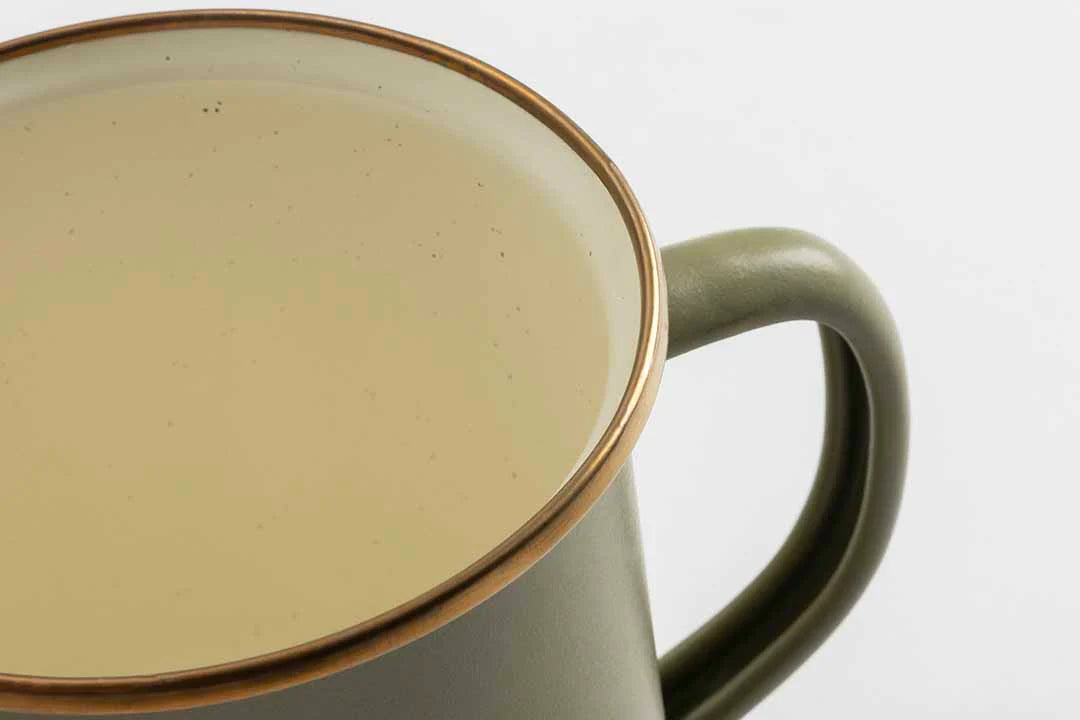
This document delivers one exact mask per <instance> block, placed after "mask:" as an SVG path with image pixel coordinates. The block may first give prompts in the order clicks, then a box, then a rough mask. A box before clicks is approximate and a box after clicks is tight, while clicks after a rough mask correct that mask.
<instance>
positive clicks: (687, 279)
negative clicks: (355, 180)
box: [660, 228, 908, 720]
mask: <svg viewBox="0 0 1080 720" xmlns="http://www.w3.org/2000/svg"><path fill="white" fill-rule="evenodd" d="M662 254H663V265H664V270H665V273H666V275H667V282H668V298H669V322H670V332H669V344H668V357H669V358H672V357H675V356H677V355H681V354H682V353H684V352H687V351H689V350H693V349H694V348H697V347H700V346H702V345H705V344H707V343H711V342H713V341H716V340H720V339H723V338H726V337H731V336H733V335H738V334H739V333H742V332H745V331H747V330H752V329H754V328H759V327H763V326H766V325H772V324H773V323H778V322H784V321H788V320H812V321H815V322H817V323H818V324H819V325H820V333H821V345H822V350H823V352H824V355H825V398H826V406H825V408H826V410H825V440H824V444H823V448H822V452H821V460H820V463H819V466H818V471H817V478H816V480H815V481H814V485H813V488H812V489H811V491H810V495H809V498H808V500H807V502H806V507H805V508H804V509H803V511H802V514H801V515H800V516H799V519H798V521H797V522H796V523H795V527H794V529H793V530H792V532H791V534H790V536H789V537H788V539H787V541H786V542H785V543H784V545H783V546H782V547H781V548H780V550H779V551H778V552H777V553H776V555H775V557H773V559H772V560H771V561H770V562H769V564H768V565H767V566H766V568H765V569H764V570H763V571H762V572H761V573H760V574H759V575H758V576H757V577H756V578H755V579H754V581H753V582H752V583H751V584H750V585H749V586H748V587H747V588H746V589H745V590H743V591H742V592H741V593H740V594H739V596H738V597H736V598H735V600H734V601H732V603H731V604H730V605H728V606H727V607H726V608H724V609H723V610H722V611H721V612H720V613H719V614H718V615H716V616H715V617H713V618H712V619H711V620H709V621H708V622H707V623H706V624H705V625H704V626H703V627H701V628H700V629H699V630H697V631H696V632H695V633H694V634H693V635H691V636H690V637H689V638H687V639H686V640H684V641H683V642H682V643H680V644H679V645H678V646H677V647H675V648H674V649H673V650H671V651H670V652H669V653H667V654H666V655H665V656H664V657H663V658H662V659H661V660H660V675H661V686H662V689H663V697H664V707H665V711H666V714H667V717H668V719H669V720H691V719H692V720H704V719H706V718H730V717H738V716H741V715H743V714H744V713H746V712H747V711H748V710H750V708H752V707H753V706H754V705H755V704H757V703H758V702H759V701H760V700H761V699H762V698H763V697H764V696H765V695H767V694H768V693H769V692H770V691H771V690H772V689H773V688H775V687H776V686H777V685H779V684H780V683H781V682H782V681H783V680H784V679H785V678H787V677H788V676H789V675H790V674H791V673H792V672H794V671H795V669H796V668H797V667H798V666H799V665H800V664H801V663H802V662H803V661H804V660H806V658H807V657H808V656H809V655H810V654H811V653H812V652H813V651H814V650H815V649H817V647H818V646H819V645H820V644H821V643H822V642H823V641H824V640H825V638H826V637H827V636H828V635H829V634H830V633H831V632H832V630H833V629H834V628H835V627H836V626H837V624H838V623H839V622H840V621H841V620H842V619H843V617H844V615H846V614H847V612H848V610H850V609H851V606H852V605H854V604H855V601H856V600H857V599H858V598H859V595H861V594H862V591H863V589H864V588H865V587H866V583H867V582H868V581H869V580H870V576H871V575H873V573H874V570H875V569H876V568H877V565H878V563H879V562H880V560H881V556H882V554H883V553H884V551H885V546H886V544H887V543H888V540H889V535H890V534H891V532H892V527H893V524H894V521H895V518H896V513H897V510H898V508H899V505H900V495H901V488H902V485H903V478H904V467H905V463H906V457H907V441H908V406H907V390H906V383H905V378H904V362H903V357H902V354H901V350H900V342H899V340H898V338H897V335H896V329H895V327H894V325H893V321H892V318H891V317H890V315H889V312H888V310H887V309H886V307H885V304H884V302H883V301H882V299H881V296H880V295H879V294H878V292H877V290H876V289H875V288H874V286H873V285H872V284H871V282H870V280H869V279H868V278H867V277H866V275H865V274H863V272H862V271H861V270H859V268H858V267H856V266H855V264H854V263H853V262H852V261H851V260H850V259H848V258H847V257H846V256H845V255H844V254H842V253H841V252H840V251H839V250H837V249H836V248H834V247H832V246H831V245H829V244H827V243H825V242H824V241H823V240H821V239H819V238H817V237H815V236H813V235H810V234H808V233H804V232H800V231H796V230H788V229H782V228H755V229H747V230H736V231H734V232H728V233H721V234H717V235H710V236H706V237H702V238H698V239H695V240H690V241H687V242H684V243H682V244H679V245H674V246H669V247H666V248H664V249H663V251H662Z"/></svg>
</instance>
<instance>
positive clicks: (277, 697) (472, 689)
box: [0, 463, 663, 720]
mask: <svg viewBox="0 0 1080 720" xmlns="http://www.w3.org/2000/svg"><path fill="white" fill-rule="evenodd" d="M25 717H27V715H26V713H22V712H19V713H6V712H0V719H2V720H8V719H10V720H15V718H25ZM54 717H55V716H54ZM62 717H69V718H72V720H75V718H74V716H62ZM80 717H81V718H82V719H83V720H85V717H86V716H80ZM94 717H98V718H104V717H107V716H102V715H99V716H94ZM108 717H116V716H108ZM138 717H144V714H143V713H139V714H138ZM151 717H152V718H154V720H157V719H158V718H160V719H161V720H279V719H280V720H358V719H360V718H363V719H364V720H426V719H429V718H430V719H431V720H436V719H438V720H476V719H477V718H485V719H487V720H502V719H506V720H511V719H513V720H532V719H534V718H535V719H536V720H550V719H554V718H560V719H562V718H566V719H574V718H589V719H590V720H606V719H607V718H611V719H612V720H616V719H618V720H659V719H660V718H662V717H663V709H662V704H661V699H660V683H659V676H658V673H657V661H656V651H655V647H654V643H653V635H652V625H651V620H650V615H649V603H648V597H647V595H646V588H645V575H644V570H643V565H642V556H641V542H640V537H639V530H638V516H637V502H636V496H635V491H634V483H633V474H632V470H631V467H630V464H629V463H627V465H626V466H624V467H623V468H622V470H621V471H620V472H619V474H618V476H617V477H616V479H615V481H614V482H613V484H612V485H611V487H609V488H608V490H607V491H606V492H605V494H604V496H603V497H602V498H601V499H600V501H599V502H597V503H596V505H594V506H593V508H592V509H591V510H590V511H589V512H588V513H587V514H586V515H585V517H584V519H583V520H582V521H581V522H580V523H579V524H578V525H577V527H575V528H574V529H573V530H572V531H571V532H570V533H569V534H568V535H567V536H566V537H565V538H563V539H562V541H561V542H559V544H558V545H556V546H555V548H554V549H553V550H552V551H551V552H550V553H548V554H547V555H546V556H545V557H544V558H543V559H541V560H540V561H539V562H538V563H537V564H536V565H534V566H533V567H532V568H530V569H529V570H528V571H527V572H526V573H525V574H524V575H522V576H521V577H519V578H518V579H517V580H515V581H514V582H512V583H510V585H508V586H507V587H506V588H504V589H503V590H502V591H500V592H499V593H497V594H496V595H494V596H493V597H491V598H490V599H488V600H487V601H486V602H484V603H483V604H481V605H479V606H477V607H476V608H474V609H473V610H471V611H469V612H467V613H466V614H465V615H463V616H461V617H460V618H458V619H457V620H455V621H453V622H451V623H449V624H448V625H446V626H444V627H442V628H440V629H439V630H436V631H435V632H433V633H431V634H429V635H427V636H425V637H423V638H421V639H419V640H417V641H415V642H413V643H410V644H408V645H406V646H404V647H402V648H399V649H398V650H395V651H393V652H390V653H388V654H386V655H383V656H380V657H378V658H376V659H374V660H371V661H369V662H366V663H364V664H362V665H359V666H357V667H354V668H352V669H350V670H346V671H343V672H340V673H337V674H336V675H331V676H329V677H327V678H323V679H321V680H316V681H313V682H309V683H306V684H303V685H298V686H295V687H292V688H289V689H286V690H282V691H278V692H274V693H269V694H266V695H260V696H256V697H253V698H250V699H247V700H239V701H234V702H230V703H225V704H219V705H214V706H208V707H202V708H192V709H189V710H179V711H168V712H163V713H156V714H152V715H151Z"/></svg>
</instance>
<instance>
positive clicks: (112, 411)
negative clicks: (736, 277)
mask: <svg viewBox="0 0 1080 720" xmlns="http://www.w3.org/2000/svg"><path fill="white" fill-rule="evenodd" d="M0 165H2V167H3V173H2V176H0V434H2V435H3V436H4V437H6V438H7V439H8V440H7V441H8V442H9V443H10V447H9V448H8V449H7V451H6V453H5V455H4V457H3V458H0V496H3V497H4V502H3V503H0V540H2V541H3V542H4V543H5V545H6V547H8V548H9V552H8V553H7V559H6V568H5V575H4V576H5V581H6V583H7V585H6V587H5V590H4V592H3V593H0V638H2V641H0V672H9V673H19V674H36V675H60V676H85V675H131V674H146V673H153V672H162V671H170V670H180V669H185V668H190V667H196V666H205V665H211V664H216V663H220V662H227V661H231V660H237V659H241V658H244V657H250V656H253V655H258V654H262V653H265V652H270V651H273V650H278V649H282V648H284V647H289V646H292V645H295V644H298V643H300V642H304V641H307V640H311V639H315V638H317V637H321V636H323V635H326V634H328V633H332V632H335V631H338V630H341V629H344V628H345V627H348V626H349V625H352V624H354V623H356V622H359V621H362V620H365V619H368V618H370V617H372V616H374V615H377V614H378V613H380V612H384V611H386V610H389V609H391V608H393V607H394V606H396V605H398V604H400V603H402V602H405V601H407V600H408V599H410V598H411V597H415V596H416V595H417V594H419V593H422V592H423V591H425V590H427V589H429V588H431V587H432V586H434V585H436V584H438V583H439V582H441V581H443V580H445V579H447V578H448V577H450V576H452V575H453V574H454V573H456V572H459V571H460V570H462V569H463V568H464V567H466V566H467V565H468V564H469V563H471V562H473V561H475V560H476V559H478V558H479V557H480V556H481V555H483V554H484V553H485V552H486V551H488V550H490V549H491V548H492V547H494V546H495V545H496V544H498V542H500V541H501V540H503V539H504V538H505V537H507V536H508V535H509V534H510V533H511V532H513V530H514V529H516V528H517V527H520V525H521V524H522V523H524V522H525V521H526V520H527V519H528V518H529V517H530V516H531V515H532V514H533V513H535V512H536V511H537V510H538V509H539V508H540V506H541V505H542V504H543V502H545V501H546V500H547V499H548V498H550V497H551V495H552V494H553V493H555V492H556V491H557V490H558V489H559V487H560V486H561V485H562V483H563V482H564V481H565V479H566V478H567V477H569V475H570V474H571V473H572V471H573V470H574V469H575V468H576V466H577V464H578V463H580V461H581V460H582V459H583V458H584V457H585V455H586V454H587V453H588V452H589V450H590V449H591V448H592V446H593V445H594V444H595V442H596V441H597V440H598V438H599V436H600V435H601V433H602V432H603V430H604V428H605V427H606V426H607V424H608V422H609V421H610V418H611V417H612V415H613V413H614V410H615V408H616V406H617V405H618V402H619V400H620V398H621V396H622V393H623V391H624V389H625V387H626V385H627V382H628V379H629V376H630V370H631V365H632V363H633V360H634V353H635V347H636V344H637V339H638V337H637V336H638V331H639V324H640V313H641V298H640V290H639V280H638V272H637V266H636V262H635V256H634V250H633V247H632V245H631V241H630V239H629V237H628V234H627V231H626V228H625V226H624V224H623V221H622V219H621V217H620V214H619V212H618V210H617V208H616V206H615V204H614V202H613V201H612V199H611V198H610V196H609V195H608V193H607V191H606V190H605V188H604V187H603V185H602V184H601V183H600V181H599V180H598V179H597V178H596V176H595V175H594V174H593V173H592V171H591V170H590V169H589V168H588V167H587V166H586V165H585V164H584V163H583V162H582V160H581V159H580V158H579V157H578V156H577V155H576V154H575V153H574V152H573V151H571V150H570V149H569V148H568V147H567V146H566V145H565V144H564V143H563V142H562V141H561V140H560V139H559V138H558V137H557V136H555V135H554V134H553V133H552V132H551V131H550V130H548V129H547V128H546V127H545V126H543V125H542V124H541V123H540V122H539V121H537V120H536V119H534V118H533V117H532V116H531V115H529V114H528V113H527V112H525V111H524V110H522V109H520V108H518V107H517V106H516V105H514V104H513V103H512V102H510V101H508V100H506V99H505V98H503V97H502V96H500V95H498V94H497V93H495V92H493V91H491V90H489V89H487V88H485V87H483V86H481V85H480V84H479V83H477V82H475V81H472V80H469V79H467V78H465V77H463V76H461V75H459V74H457V73H455V72H452V71H450V70H447V69H445V68H443V67H441V66H438V65H436V64H433V63H431V62H428V61H424V60H420V59H417V58H414V57H411V56H408V55H405V54H402V53H398V52H394V51H391V50H387V49H382V48H377V47H373V46H368V45H365V44H362V43H358V42H355V41H349V40H344V39H338V38H331V37H327V36H321V35H315V34H307V33H300V32H280V31H272V30H255V29H200V30H182V31H168V32H154V33H146V34H139V35H131V36H125V37H117V38H111V39H107V40H100V41H94V42H90V43H82V44H75V45H69V46H65V47H60V48H56V49H52V50H48V51H44V52H41V53H37V54H33V55H29V56H25V57H22V58H17V59H14V60H11V61H8V62H4V63H0ZM331 308H332V311H331V310H330V309H331Z"/></svg>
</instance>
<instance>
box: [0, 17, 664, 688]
mask: <svg viewBox="0 0 1080 720" xmlns="http://www.w3.org/2000/svg"><path fill="white" fill-rule="evenodd" d="M0 59H2V57H0ZM198 79H213V80H214V81H215V82H236V81H243V82H252V83H284V84H292V85H303V86H305V87H309V88H318V89H322V90H328V91H333V92H336V93H345V94H348V95H350V96H353V97H355V98H362V99H363V102H365V103H369V104H370V105H371V106H372V107H373V108H378V109H379V110H380V111H381V112H387V113H400V114H401V115H402V116H403V117H405V116H413V117H422V118H423V120H424V122H427V123H432V124H435V125H437V126H439V127H440V128H441V129H442V130H444V131H445V132H446V133H447V134H448V135H450V136H453V137H456V138H459V139H460V141H461V143H462V144H463V145H471V146H475V147H483V148H485V149H486V150H487V151H488V152H490V153H492V154H494V155H495V156H497V157H499V158H501V159H502V160H503V161H504V162H506V163H508V164H510V165H512V166H513V167H515V168H516V169H517V170H518V171H519V172H520V173H521V174H522V175H523V176H526V177H527V178H528V181H529V183H530V186H531V187H532V188H534V189H535V191H536V192H537V193H538V197H540V198H542V201H543V202H544V203H546V205H547V206H548V208H549V211H550V212H552V213H556V214H558V215H559V216H560V217H562V218H563V219H564V221H565V222H566V223H567V224H569V225H570V226H572V227H573V228H574V229H575V230H576V242H578V243H579V244H580V250H581V252H580V253H579V254H578V258H577V261H576V262H579V263H580V264H581V265H582V266H583V269H584V272H586V273H587V275H588V277H589V278H590V281H591V283H592V285H593V287H594V288H595V291H596V298H597V299H598V302H599V303H600V305H601V306H602V309H603V313H604V317H605V322H606V350H607V352H606V358H605V359H604V361H605V362H606V365H607V377H606V379H607V381H606V385H605V389H604V391H603V393H602V397H601V398H600V402H599V410H598V411H597V412H595V413H594V417H592V418H591V425H590V427H589V429H588V432H587V437H585V438H583V442H582V443H581V450H580V453H579V454H578V456H577V457H576V458H574V459H573V461H572V462H569V463H568V464H567V466H566V467H565V471H564V472H563V474H562V475H561V476H559V477H552V478H551V479H550V489H549V491H548V492H547V495H546V496H545V497H544V498H543V501H542V502H540V503H538V504H537V505H535V506H533V507H529V508H520V509H518V510H515V511H514V512H517V513H518V515H517V516H514V517H508V518H507V520H506V522H507V523H508V527H510V528H514V529H516V528H522V527H524V526H526V525H527V523H528V522H529V521H530V519H532V518H535V517H536V516H537V514H538V513H539V512H540V511H541V509H542V506H543V502H546V501H549V500H552V499H553V498H556V496H558V495H559V493H560V492H561V491H562V490H564V488H565V486H566V482H567V480H569V479H571V478H574V477H580V476H582V475H583V473H585V472H586V470H588V471H590V472H592V471H595V468H592V469H591V470H590V469H588V468H586V465H587V464H588V462H589V459H590V458H591V457H592V458H594V457H595V456H596V451H597V447H598V445H599V444H601V443H602V440H603V438H604V437H605V435H606V434H610V432H611V428H612V426H613V425H618V424H619V423H622V422H624V421H625V418H620V417H618V416H619V412H620V408H621V409H622V410H624V411H625V409H626V405H627V402H628V400H627V398H628V394H629V393H631V391H633V392H640V387H634V385H635V382H634V381H635V379H636V378H635V369H636V368H635V366H636V364H639V363H640V362H641V355H642V345H643V343H645V342H646V341H648V342H653V341H654V339H655V338H654V337H653V336H652V335H651V334H650V337H648V338H645V337H644V336H643V329H645V328H647V327H648V322H653V321H654V318H651V317H650V318H643V315H645V314H646V311H647V308H648V306H649V302H647V301H648V300H652V299H650V298H647V297H646V294H645V292H646V291H645V289H644V288H643V276H644V273H643V269H642V264H643V259H642V257H641V252H642V248H641V246H640V244H639V243H640V240H641V238H635V237H634V236H633V234H632V232H631V228H630V227H628V220H627V217H626V208H625V207H620V204H619V203H618V202H616V200H615V199H614V198H613V196H612V193H611V191H610V190H609V188H608V187H607V186H606V185H605V183H604V182H603V181H602V179H601V177H599V176H598V174H597V171H596V169H595V168H593V167H590V165H589V164H588V163H586V162H585V160H584V159H583V158H582V156H581V155H580V154H579V152H578V151H576V150H575V149H574V148H572V147H571V146H570V145H569V144H568V143H567V142H566V140H565V139H564V138H563V137H561V136H560V135H559V134H557V133H556V132H554V131H553V130H552V129H551V128H550V127H549V126H548V125H546V124H545V123H544V122H541V120H540V119H538V118H537V117H536V116H535V115H534V114H533V113H531V112H529V111H527V110H526V109H524V108H523V107H522V105H521V104H519V102H516V101H515V100H512V99H510V98H509V97H507V96H506V95H504V94H502V93H500V92H497V91H496V90H494V89H492V88H491V87H488V86H487V85H486V84H485V83H484V82H482V80H483V78H477V77H469V76H468V74H467V73H466V72H463V71H462V70H461V69H451V68H450V67H447V66H446V65H445V63H440V62H435V61H432V60H430V59H426V58H423V57H419V56H417V55H416V54H410V53H406V52H401V51H399V50H397V49H394V48H392V47H387V46H383V45H380V44H378V43H368V42H356V41H355V40H354V39H346V38H342V37H336V36H333V35H328V34H317V33H309V32H298V31H291V32H289V31H282V30H279V29H269V28H263V27H197V28H182V29H163V30H157V31H154V32H143V33H137V34H122V35H116V36H112V37H104V38H100V39H96V40H94V41H92V42H78V43H73V44H67V45H60V46H58V47H53V48H50V49H47V50H43V51H40V52H33V53H30V54H26V55H22V56H21V57H15V58H12V59H8V60H4V61H3V62H0V116H2V115H3V114H6V113H16V112H25V111H27V110H28V109H29V110H32V109H33V108H34V107H35V106H37V105H40V104H43V103H47V102H50V101H55V100H59V99H63V98H69V97H77V96H91V95H94V94H99V93H107V92H109V91H111V90H115V89H117V88H124V87H130V86H141V85H152V84H155V83H168V82H187V81H192V80H198ZM423 203H424V198H419V199H418V201H417V205H416V209H415V211H416V212H423V209H424V205H423ZM501 242H505V243H507V244H508V246H509V247H511V248H512V249H513V251H514V252H515V253H516V254H518V255H520V256H523V257H524V260H525V262H526V263H528V259H529V255H530V253H534V254H540V253H543V251H544V247H543V245H537V244H530V243H521V242H515V238H514V237H510V236H507V237H503V238H501ZM486 262H489V263H490V268H488V269H487V272H489V273H491V274H495V273H498V272H500V266H499V261H498V259H497V257H496V256H495V255H490V256H489V257H488V259H487V260H486ZM541 265H543V263H540V262H539V260H538V261H537V266H541ZM477 271H478V272H481V273H483V272H485V271H484V269H483V268H479V269H477ZM562 290H563V288H562V286H561V284H560V278H559V277H558V276H553V277H551V278H550V293H552V295H553V297H554V296H556V295H557V294H558V293H560V292H561V291H562ZM653 310H655V308H653ZM568 352H570V353H572V352H573V348H571V349H569V350H568ZM637 371H638V372H640V368H637ZM636 399H637V398H634V400H636ZM506 541H507V535H506V534H505V533H499V534H496V535H493V536H491V537H487V538H483V539H481V541H480V544H481V545H482V546H483V548H484V550H483V552H480V553H477V554H475V555H472V556H469V557H462V558H460V561H459V562H458V564H457V565H455V566H452V567H450V566H447V567H444V568H442V569H441V570H440V572H439V573H438V574H436V575H434V576H432V577H430V578H429V579H428V581H427V583H426V585H425V586H424V587H419V588H417V592H416V593H415V596H420V595H422V594H423V593H424V592H427V591H430V590H432V589H434V588H437V587H439V586H441V585H443V584H445V583H446V582H447V581H449V580H451V579H452V578H453V577H454V576H455V574H458V573H462V572H465V571H466V570H468V569H469V567H470V566H471V565H473V564H474V563H476V562H477V561H480V560H481V556H483V555H484V553H487V552H490V551H493V550H495V549H496V548H497V547H499V546H500V544H504V543H505V542H506ZM409 600H410V598H399V599H398V600H397V601H395V603H394V604H392V605H388V606H387V607H384V608H381V609H380V611H381V612H386V613H389V612H391V611H392V610H393V609H394V607H395V605H404V604H407V603H408V601H409ZM376 614H378V613H376ZM369 619H370V618H369V617H368V616H365V617H358V618H355V621H356V622H361V621H364V620H369ZM335 623H336V624H335ZM335 623H331V624H330V625H328V626H327V627H325V628H324V630H323V631H322V632H320V633H315V634H313V636H312V637H307V638H303V639H302V640H311V641H314V640H316V639H317V638H319V637H323V636H329V635H332V634H334V633H338V632H341V631H344V630H346V629H347V627H348V625H349V623H342V622H340V621H335ZM291 646H292V645H291V644H290V645H288V647H291ZM284 649H285V648H277V647H270V648H267V649H266V651H267V652H268V653H272V652H274V651H277V650H284ZM243 659H244V658H240V657H212V658H209V659H208V660H207V661H206V662H199V663H195V664H194V665H183V666H180V667H175V666H159V667H152V668H149V669H148V672H155V673H160V672H177V671H182V670H186V669H189V667H193V666H194V667H200V666H203V665H213V664H216V663H218V662H221V663H225V662H233V661H238V660H243ZM8 670H9V668H4V667H0V672H7V671H8ZM14 672H16V673H20V669H19V668H14ZM27 674H51V673H35V672H29V673H27ZM118 674H136V673H118ZM140 674H141V673H140ZM75 675H79V673H75Z"/></svg>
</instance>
